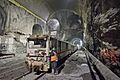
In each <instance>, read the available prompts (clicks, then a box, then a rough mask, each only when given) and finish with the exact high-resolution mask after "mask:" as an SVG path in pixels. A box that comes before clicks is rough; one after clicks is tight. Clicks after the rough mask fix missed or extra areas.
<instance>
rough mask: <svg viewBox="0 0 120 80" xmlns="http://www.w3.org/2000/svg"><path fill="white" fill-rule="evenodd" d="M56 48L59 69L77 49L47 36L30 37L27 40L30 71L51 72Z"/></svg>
mask: <svg viewBox="0 0 120 80" xmlns="http://www.w3.org/2000/svg"><path fill="white" fill-rule="evenodd" d="M52 48H55V49H56V52H57V53H58V63H59V64H57V67H58V68H59V67H60V66H61V65H62V63H64V62H63V61H64V59H65V58H66V57H67V56H69V55H71V54H72V53H74V52H75V51H76V50H77V47H76V46H75V45H73V44H70V43H67V42H65V41H61V40H58V39H56V38H52V37H50V36H47V35H42V36H39V35H35V36H30V37H29V38H28V39H27V55H26V60H25V62H26V65H27V68H28V69H29V70H30V71H35V72H38V71H39V72H48V71H51V69H52V67H51V61H50V59H51V49H52Z"/></svg>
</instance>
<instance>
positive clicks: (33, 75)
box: [13, 72, 46, 80]
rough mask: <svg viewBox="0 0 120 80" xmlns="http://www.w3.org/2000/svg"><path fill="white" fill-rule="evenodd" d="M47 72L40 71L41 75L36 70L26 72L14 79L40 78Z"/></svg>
mask: <svg viewBox="0 0 120 80" xmlns="http://www.w3.org/2000/svg"><path fill="white" fill-rule="evenodd" d="M45 74H46V72H43V73H40V74H39V75H37V74H36V73H35V72H32V73H31V72H26V73H25V74H23V75H21V76H19V77H17V78H14V79H13V80H38V79H40V78H41V77H43V76H44V75H45Z"/></svg>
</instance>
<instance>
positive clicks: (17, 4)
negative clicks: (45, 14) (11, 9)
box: [9, 0, 46, 23]
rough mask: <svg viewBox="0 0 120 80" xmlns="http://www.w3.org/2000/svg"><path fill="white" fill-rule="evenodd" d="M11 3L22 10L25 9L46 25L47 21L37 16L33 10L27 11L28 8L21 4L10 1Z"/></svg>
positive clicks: (13, 0)
mask: <svg viewBox="0 0 120 80" xmlns="http://www.w3.org/2000/svg"><path fill="white" fill-rule="evenodd" d="M9 2H11V3H13V4H14V5H16V6H17V7H20V8H22V9H24V10H25V11H27V12H28V13H30V14H31V15H33V16H34V17H36V18H37V19H40V20H41V21H43V22H44V23H46V20H45V19H44V18H42V17H41V16H38V15H36V14H35V13H33V12H32V11H31V10H29V9H27V8H26V7H24V6H23V5H21V4H20V3H18V2H17V1H15V0H9Z"/></svg>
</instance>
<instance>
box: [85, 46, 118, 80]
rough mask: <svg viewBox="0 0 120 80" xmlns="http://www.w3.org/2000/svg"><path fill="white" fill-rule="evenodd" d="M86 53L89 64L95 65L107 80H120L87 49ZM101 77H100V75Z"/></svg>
mask: <svg viewBox="0 0 120 80" xmlns="http://www.w3.org/2000/svg"><path fill="white" fill-rule="evenodd" d="M83 48H84V50H85V51H84V52H85V54H86V57H87V58H88V60H89V62H90V63H92V65H95V67H96V68H97V70H99V72H100V74H101V75H102V76H103V77H104V79H105V80H120V78H119V77H118V76H117V75H115V74H114V73H113V72H112V71H111V70H110V69H109V68H107V67H106V66H105V65H104V64H103V63H101V62H100V61H99V60H98V59H97V58H96V57H94V56H93V55H92V54H91V53H90V52H89V51H88V50H87V49H86V48H85V47H83ZM98 76H99V75H98Z"/></svg>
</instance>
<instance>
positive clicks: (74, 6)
mask: <svg viewBox="0 0 120 80" xmlns="http://www.w3.org/2000/svg"><path fill="white" fill-rule="evenodd" d="M16 1H17V2H19V3H20V4H21V5H23V6H25V7H26V8H28V9H29V10H31V11H32V12H34V13H35V14H37V15H38V16H41V17H42V18H43V19H45V20H46V19H47V18H48V16H49V15H50V14H51V13H53V12H55V11H58V10H60V9H69V10H73V11H75V12H77V13H78V14H79V15H80V13H81V9H82V7H83V6H84V3H85V2H86V0H85V1H84V2H83V1H82V0H16ZM34 4H35V5H34Z"/></svg>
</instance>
